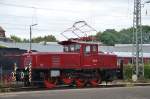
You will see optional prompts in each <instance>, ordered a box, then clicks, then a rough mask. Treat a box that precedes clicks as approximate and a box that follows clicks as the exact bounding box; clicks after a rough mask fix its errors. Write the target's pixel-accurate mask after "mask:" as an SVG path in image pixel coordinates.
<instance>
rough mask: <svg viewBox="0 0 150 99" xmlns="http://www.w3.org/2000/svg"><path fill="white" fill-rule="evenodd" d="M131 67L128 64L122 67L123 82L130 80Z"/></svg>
mask: <svg viewBox="0 0 150 99" xmlns="http://www.w3.org/2000/svg"><path fill="white" fill-rule="evenodd" d="M132 70H133V66H132V65H130V64H128V65H125V66H124V67H123V74H124V79H125V80H130V79H131V78H132Z"/></svg>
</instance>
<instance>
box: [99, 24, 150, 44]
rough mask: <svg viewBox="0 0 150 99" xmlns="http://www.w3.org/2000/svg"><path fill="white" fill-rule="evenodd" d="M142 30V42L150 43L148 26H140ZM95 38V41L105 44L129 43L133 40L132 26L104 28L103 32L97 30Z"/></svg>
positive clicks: (149, 27)
mask: <svg viewBox="0 0 150 99" xmlns="http://www.w3.org/2000/svg"><path fill="white" fill-rule="evenodd" d="M142 30H143V43H150V26H142ZM139 35H140V34H139ZM96 38H97V41H101V42H103V44H106V45H114V44H131V43H132V40H133V28H128V29H122V30H120V31H116V30H114V29H106V30H105V31H104V32H98V33H97V34H96Z"/></svg>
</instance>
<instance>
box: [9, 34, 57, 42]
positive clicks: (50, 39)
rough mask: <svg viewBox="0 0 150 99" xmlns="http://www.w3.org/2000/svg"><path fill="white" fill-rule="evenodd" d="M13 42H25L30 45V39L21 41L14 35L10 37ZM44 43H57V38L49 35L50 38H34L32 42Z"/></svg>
mask: <svg viewBox="0 0 150 99" xmlns="http://www.w3.org/2000/svg"><path fill="white" fill-rule="evenodd" d="M10 38H11V39H12V40H14V41H15V42H25V43H29V41H30V40H28V39H23V40H22V39H21V38H19V37H17V36H14V35H11V37H10ZM42 41H45V42H55V41H57V40H56V38H55V36H53V35H48V36H44V37H36V38H33V39H32V42H33V43H39V42H42Z"/></svg>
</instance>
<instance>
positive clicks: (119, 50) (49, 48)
mask: <svg viewBox="0 0 150 99" xmlns="http://www.w3.org/2000/svg"><path fill="white" fill-rule="evenodd" d="M0 45H3V46H6V47H8V48H20V49H24V50H29V43H14V42H1V41H0ZM149 49H150V45H149V46H148V45H147V46H143V56H144V57H150V50H149ZM32 50H36V51H39V52H62V51H63V46H62V45H59V44H58V43H57V42H53V43H48V44H46V45H45V44H42V43H32ZM99 51H101V52H109V53H114V54H116V55H118V56H119V57H132V46H99Z"/></svg>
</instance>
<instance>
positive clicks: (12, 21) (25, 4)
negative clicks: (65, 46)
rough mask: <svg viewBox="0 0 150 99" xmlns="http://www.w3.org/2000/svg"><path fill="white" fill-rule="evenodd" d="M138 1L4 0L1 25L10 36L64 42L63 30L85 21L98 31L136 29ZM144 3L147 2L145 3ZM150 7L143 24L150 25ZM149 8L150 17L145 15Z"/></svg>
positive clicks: (1, 7) (0, 2) (2, 0)
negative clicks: (135, 12)
mask: <svg viewBox="0 0 150 99" xmlns="http://www.w3.org/2000/svg"><path fill="white" fill-rule="evenodd" d="M133 1H134V0H0V26H2V27H3V28H4V29H5V30H6V35H7V36H10V35H16V36H19V37H21V38H29V25H31V24H38V25H37V26H35V27H34V28H33V37H37V36H44V35H50V34H52V35H54V36H56V38H57V39H59V40H63V39H64V38H63V36H61V35H60V33H61V32H62V31H64V30H65V29H67V28H69V27H71V26H72V24H73V23H74V22H76V21H80V20H84V21H86V22H87V23H88V24H89V25H91V26H92V27H94V28H95V29H96V30H97V31H104V30H105V29H116V30H118V31H119V30H121V29H123V28H128V27H131V26H132V20H133V18H132V16H133V15H132V13H133ZM143 2H144V0H143ZM149 6H150V4H147V5H145V7H144V8H143V9H142V12H143V13H142V16H143V18H142V19H143V20H142V23H143V24H147V25H150V20H149V18H150V7H149ZM146 9H147V10H148V15H145V11H146Z"/></svg>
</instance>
